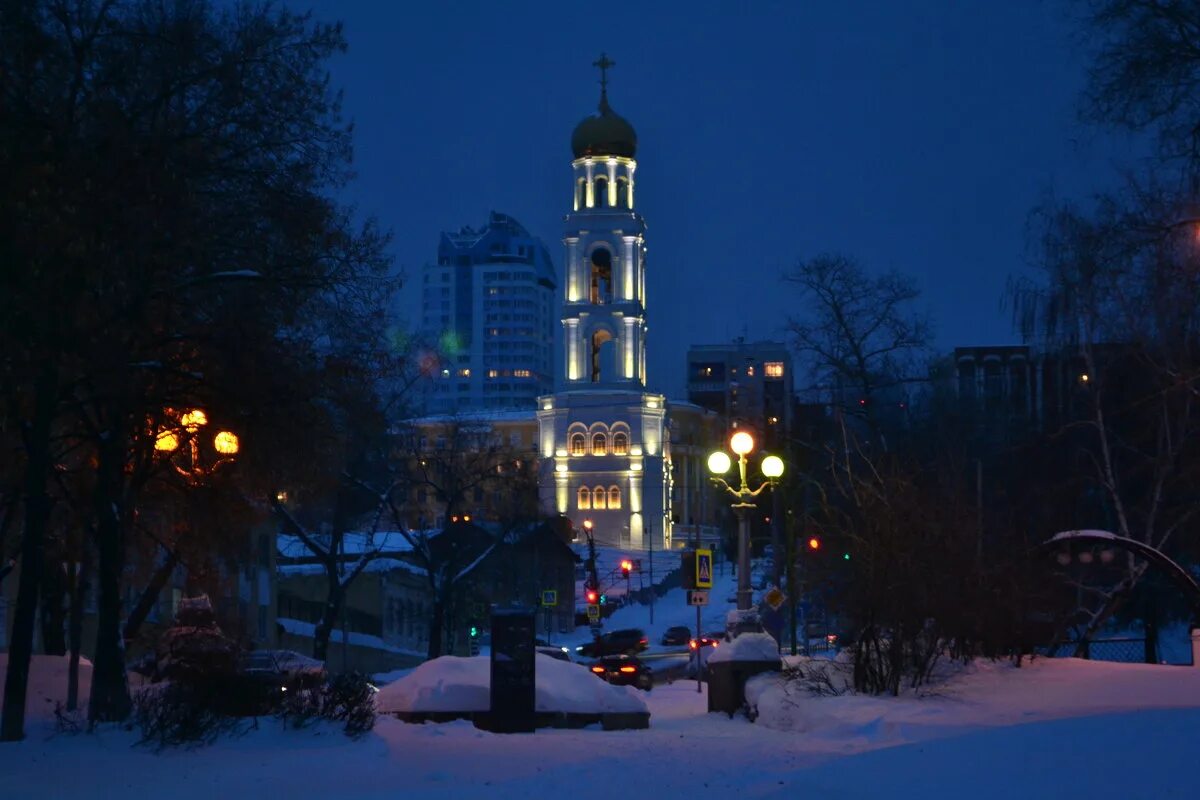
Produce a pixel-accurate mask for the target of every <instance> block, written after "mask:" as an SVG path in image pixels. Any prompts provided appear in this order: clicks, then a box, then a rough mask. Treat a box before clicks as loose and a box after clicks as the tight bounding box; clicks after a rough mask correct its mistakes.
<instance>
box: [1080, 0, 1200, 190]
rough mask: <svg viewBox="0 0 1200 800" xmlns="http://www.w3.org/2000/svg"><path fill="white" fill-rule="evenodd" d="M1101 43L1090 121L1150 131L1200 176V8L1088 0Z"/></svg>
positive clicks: (1093, 31) (1089, 96)
mask: <svg viewBox="0 0 1200 800" xmlns="http://www.w3.org/2000/svg"><path fill="white" fill-rule="evenodd" d="M1083 5H1084V6H1085V7H1086V9H1087V17H1088V22H1089V26H1088V28H1089V30H1088V40H1089V42H1096V43H1098V44H1096V45H1095V53H1094V60H1093V63H1092V67H1091V70H1090V74H1089V84H1088V88H1087V92H1086V94H1085V96H1084V107H1083V111H1084V115H1085V116H1086V117H1087V118H1089V119H1092V120H1095V121H1099V122H1106V123H1114V124H1117V125H1120V126H1123V127H1126V128H1129V129H1131V130H1137V131H1142V130H1149V131H1152V132H1153V133H1155V134H1156V135H1157V137H1158V142H1159V145H1160V146H1161V148H1162V149H1161V152H1162V154H1163V155H1164V156H1166V157H1167V158H1168V159H1171V160H1179V161H1182V163H1183V164H1184V165H1185V166H1186V168H1187V169H1188V170H1189V171H1190V172H1191V174H1192V176H1193V178H1200V7H1198V6H1197V5H1196V4H1195V3H1194V2H1192V0H1085V2H1084V4H1083Z"/></svg>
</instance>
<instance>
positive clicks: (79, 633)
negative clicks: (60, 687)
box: [67, 552, 90, 711]
mask: <svg viewBox="0 0 1200 800" xmlns="http://www.w3.org/2000/svg"><path fill="white" fill-rule="evenodd" d="M89 578H90V576H89V575H88V561H87V553H86V552H84V553H82V554H81V560H80V561H79V563H78V564H75V563H72V564H71V580H70V588H71V610H70V614H69V617H68V646H69V647H70V655H71V660H70V662H69V663H68V665H67V711H74V710H75V709H76V708H78V707H79V651H80V650H81V649H82V647H83V605H84V603H85V602H87V592H88V580H89Z"/></svg>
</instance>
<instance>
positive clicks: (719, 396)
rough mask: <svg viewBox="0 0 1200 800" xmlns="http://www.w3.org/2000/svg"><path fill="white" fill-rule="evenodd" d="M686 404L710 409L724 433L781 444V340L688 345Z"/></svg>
mask: <svg viewBox="0 0 1200 800" xmlns="http://www.w3.org/2000/svg"><path fill="white" fill-rule="evenodd" d="M687 393H688V400H689V401H690V402H692V403H695V404H696V405H698V406H702V407H704V408H707V409H710V410H712V411H715V412H716V413H718V414H720V415H721V416H722V417H723V418H724V419H725V421H726V424H727V425H728V427H729V428H730V429H733V428H749V429H751V430H752V431H754V432H755V433H756V434H757V438H759V441H761V442H762V443H763V446H764V447H778V446H779V445H780V444H782V443H783V442H784V441H785V439H786V437H787V435H788V432H789V431H790V430H791V425H792V406H793V402H792V357H791V354H790V353H789V352H788V348H787V345H786V344H784V343H783V342H747V341H745V340H744V339H742V338H740V337H739V338H738V339H736V340H735V341H734V342H733V343H732V344H703V345H693V346H692V348H691V349H690V350H688V356H687Z"/></svg>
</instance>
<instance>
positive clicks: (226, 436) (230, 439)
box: [213, 431, 240, 456]
mask: <svg viewBox="0 0 1200 800" xmlns="http://www.w3.org/2000/svg"><path fill="white" fill-rule="evenodd" d="M239 446H240V444H239V442H238V437H237V436H236V435H235V434H232V433H230V432H229V431H221V432H220V433H218V434H217V435H216V437H215V438H214V439H213V448H214V449H216V451H217V452H218V453H220V454H221V455H225V456H231V455H234V454H235V453H237V451H238V448H239Z"/></svg>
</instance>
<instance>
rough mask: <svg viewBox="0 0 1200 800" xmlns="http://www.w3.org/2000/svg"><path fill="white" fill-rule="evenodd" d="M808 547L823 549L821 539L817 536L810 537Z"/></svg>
mask: <svg viewBox="0 0 1200 800" xmlns="http://www.w3.org/2000/svg"><path fill="white" fill-rule="evenodd" d="M808 549H809V550H820V549H821V540H820V539H818V538H817V537H815V536H814V537H812V538H811V539H809V540H808Z"/></svg>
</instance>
